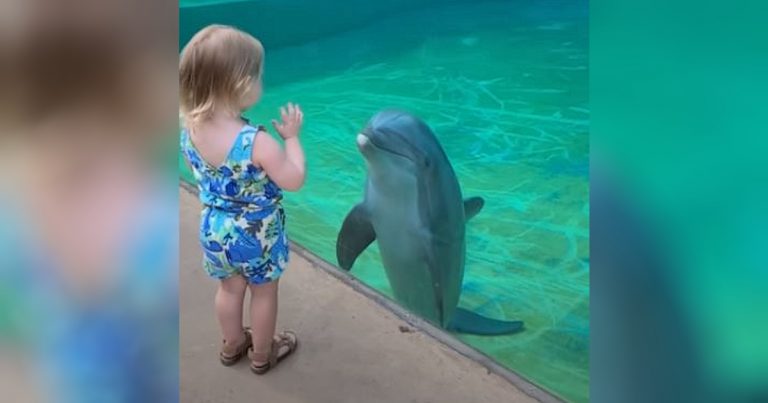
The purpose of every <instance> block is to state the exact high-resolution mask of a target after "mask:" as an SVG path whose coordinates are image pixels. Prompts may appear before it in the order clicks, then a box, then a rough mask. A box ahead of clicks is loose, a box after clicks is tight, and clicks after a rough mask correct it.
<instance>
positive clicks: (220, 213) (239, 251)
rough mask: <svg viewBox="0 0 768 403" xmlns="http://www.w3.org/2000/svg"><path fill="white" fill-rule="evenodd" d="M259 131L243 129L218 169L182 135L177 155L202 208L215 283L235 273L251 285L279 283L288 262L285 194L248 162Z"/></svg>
mask: <svg viewBox="0 0 768 403" xmlns="http://www.w3.org/2000/svg"><path fill="white" fill-rule="evenodd" d="M260 131H264V128H263V127H261V126H259V127H253V126H251V125H245V126H244V127H243V129H242V130H241V131H240V133H238V135H237V139H236V140H235V143H234V145H233V147H232V150H231V151H230V153H229V155H228V156H227V158H226V159H225V161H224V162H223V163H222V164H221V166H219V167H214V166H212V165H210V164H209V163H208V162H206V161H205V160H204V159H203V158H202V157H201V156H200V154H199V153H198V152H197V149H196V148H195V146H194V144H193V143H192V140H191V139H190V136H189V132H188V131H187V130H186V129H182V131H181V151H182V153H183V154H184V156H185V158H186V160H187V162H188V163H189V165H190V166H191V167H192V173H193V174H194V178H195V180H196V181H197V187H198V189H199V191H200V192H199V193H200V201H201V203H202V204H203V211H202V214H201V217H200V244H201V246H202V249H203V267H204V268H205V271H206V272H207V273H208V275H209V276H211V277H214V278H216V279H220V280H223V279H226V278H229V277H231V276H234V275H238V274H239V275H242V276H244V277H245V278H246V279H247V280H248V281H249V282H250V283H253V284H264V283H268V282H271V281H274V280H276V279H278V278H279V277H280V275H281V274H282V273H283V271H284V270H285V266H286V264H287V263H288V238H287V236H286V231H285V211H284V210H283V207H282V198H283V192H282V190H281V189H280V187H278V186H277V184H275V183H274V182H273V181H272V180H271V179H269V177H268V176H267V175H266V173H265V172H264V171H263V170H262V169H260V168H259V167H257V166H255V165H254V164H253V162H252V159H251V154H252V150H253V140H254V138H255V137H256V136H257V135H258V133H259V132H260ZM262 135H266V134H262Z"/></svg>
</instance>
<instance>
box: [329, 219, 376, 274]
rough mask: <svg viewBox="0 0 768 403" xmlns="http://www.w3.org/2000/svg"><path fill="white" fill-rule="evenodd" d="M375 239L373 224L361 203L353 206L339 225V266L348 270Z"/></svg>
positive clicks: (337, 244)
mask: <svg viewBox="0 0 768 403" xmlns="http://www.w3.org/2000/svg"><path fill="white" fill-rule="evenodd" d="M375 239H376V233H375V232H374V231H373V225H372V224H371V221H370V219H369V218H368V213H367V212H366V211H365V208H363V205H362V204H358V205H357V206H355V207H354V208H353V209H352V210H351V211H350V212H349V214H347V218H345V219H344V224H342V225H341V231H339V237H338V239H337V241H336V260H337V261H338V262H339V267H341V268H342V269H344V270H347V271H349V270H350V269H352V265H353V264H354V263H355V260H356V259H357V257H358V256H360V254H361V253H363V251H364V250H365V248H367V247H368V245H370V244H371V243H372V242H373V241H374V240H375Z"/></svg>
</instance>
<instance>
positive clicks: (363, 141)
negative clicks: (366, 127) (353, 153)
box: [357, 133, 371, 151]
mask: <svg viewBox="0 0 768 403" xmlns="http://www.w3.org/2000/svg"><path fill="white" fill-rule="evenodd" d="M370 142H371V141H370V140H369V139H368V137H367V136H366V135H364V134H362V133H359V134H358V135H357V147H358V148H359V149H360V151H363V150H364V149H365V147H367V146H368V143H370Z"/></svg>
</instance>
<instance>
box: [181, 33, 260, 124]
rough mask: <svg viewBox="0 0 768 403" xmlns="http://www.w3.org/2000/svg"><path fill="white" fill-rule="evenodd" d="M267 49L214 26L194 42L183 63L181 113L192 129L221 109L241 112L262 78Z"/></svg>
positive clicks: (249, 38) (250, 38) (247, 37)
mask: <svg viewBox="0 0 768 403" xmlns="http://www.w3.org/2000/svg"><path fill="white" fill-rule="evenodd" d="M263 61H264V47H263V46H262V45H261V42H259V40H258V39H256V38H254V37H253V36H251V35H249V34H247V33H245V32H242V31H240V30H238V29H235V28H233V27H229V26H225V25H210V26H208V27H206V28H203V29H202V30H201V31H199V32H198V33H197V34H195V36H193V37H192V39H190V41H189V43H187V45H186V46H185V47H184V49H183V50H182V52H181V58H180V62H179V112H180V114H181V118H182V120H183V123H184V124H185V125H186V126H187V127H189V128H192V127H194V126H196V125H198V124H199V123H200V122H202V121H205V120H206V119H208V118H210V117H211V116H212V115H213V113H214V111H215V110H217V109H218V108H225V109H227V110H230V111H237V109H238V108H239V106H240V105H241V104H242V103H243V100H244V98H245V97H246V96H247V95H248V92H249V91H250V89H251V87H252V85H253V84H254V80H259V79H260V78H261V73H262V66H263Z"/></svg>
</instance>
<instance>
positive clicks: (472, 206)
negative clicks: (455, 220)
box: [464, 197, 485, 221]
mask: <svg viewBox="0 0 768 403" xmlns="http://www.w3.org/2000/svg"><path fill="white" fill-rule="evenodd" d="M483 205H485V201H484V200H483V198H482V197H470V198H468V199H464V217H465V220H466V221H469V220H470V219H471V218H472V217H474V216H476V215H477V213H479V212H480V210H482V208H483Z"/></svg>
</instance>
